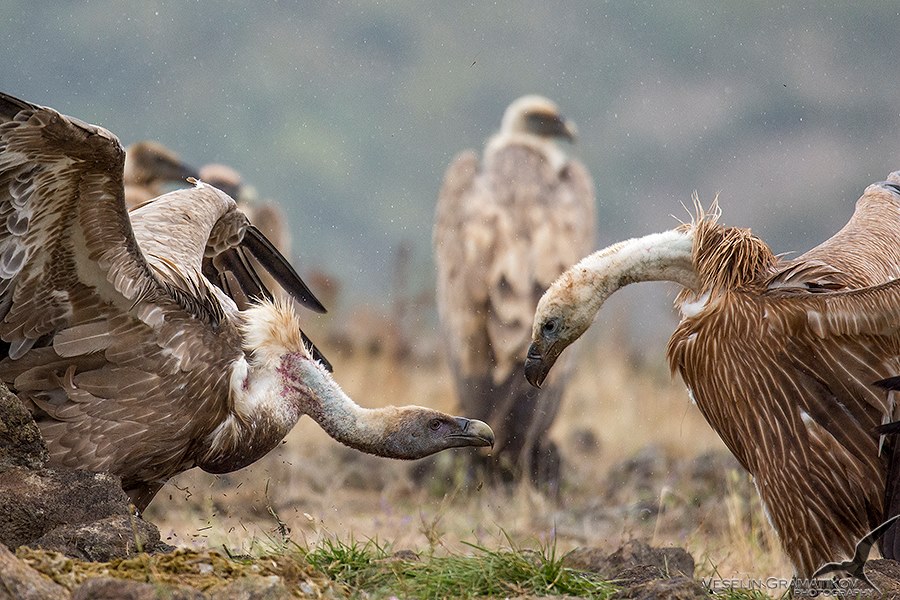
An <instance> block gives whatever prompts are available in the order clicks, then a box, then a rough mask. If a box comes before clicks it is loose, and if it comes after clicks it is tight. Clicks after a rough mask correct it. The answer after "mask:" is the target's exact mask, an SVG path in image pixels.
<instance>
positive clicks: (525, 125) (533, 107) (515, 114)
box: [500, 95, 576, 142]
mask: <svg viewBox="0 0 900 600" xmlns="http://www.w3.org/2000/svg"><path fill="white" fill-rule="evenodd" d="M500 131H501V133H526V134H530V135H535V136H538V137H540V138H547V139H553V138H563V139H566V140H568V141H570V142H574V141H575V135H576V129H575V124H574V123H572V122H571V121H567V120H566V119H565V118H564V117H563V116H562V115H561V114H560V113H559V107H558V106H556V104H555V103H554V102H553V101H552V100H548V99H547V98H544V97H543V96H534V95H531V96H522V97H521V98H519V99H517V100H515V101H513V103H512V104H510V105H509V107H507V109H506V112H505V113H503V122H502V124H501V125H500Z"/></svg>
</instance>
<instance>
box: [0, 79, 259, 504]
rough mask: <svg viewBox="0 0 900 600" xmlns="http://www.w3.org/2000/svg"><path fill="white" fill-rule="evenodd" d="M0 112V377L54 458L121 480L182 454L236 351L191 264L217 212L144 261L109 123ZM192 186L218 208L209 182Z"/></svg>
mask: <svg viewBox="0 0 900 600" xmlns="http://www.w3.org/2000/svg"><path fill="white" fill-rule="evenodd" d="M0 121H2V123H0V215H2V217H0V225H2V226H0V305H2V310H0V317H2V322H0V337H2V338H3V339H4V341H6V342H7V343H8V344H9V345H10V353H9V356H8V357H7V358H5V359H4V360H2V361H0V377H2V379H3V381H4V382H6V383H8V384H10V385H11V386H12V387H13V388H15V389H16V390H17V391H18V392H19V393H20V395H21V396H22V397H23V398H24V399H26V401H31V402H33V403H34V405H35V407H39V409H40V410H39V412H38V416H39V425H40V426H41V430H42V433H43V435H44V437H45V439H46V440H47V442H48V446H49V448H50V452H51V455H52V456H53V459H54V461H55V462H57V463H58V464H65V465H69V466H76V467H79V468H87V469H97V470H110V471H113V472H116V473H118V474H119V475H121V476H122V479H123V483H124V485H125V487H126V489H127V488H128V487H129V486H144V485H145V483H146V482H147V481H155V480H164V479H165V478H167V477H168V476H170V475H171V474H173V473H175V472H178V471H180V470H183V469H184V468H187V467H188V466H192V464H194V462H195V460H196V454H197V453H198V449H197V446H198V445H201V446H202V445H203V444H204V443H206V441H207V440H206V439H205V437H206V436H208V435H209V433H210V432H209V431H206V430H205V428H208V427H209V426H212V427H214V426H216V425H217V424H218V422H219V421H221V419H222V418H223V417H224V414H225V413H226V412H227V410H228V408H229V407H228V406H227V401H228V400H227V399H228V393H227V390H228V386H229V380H228V378H229V376H230V371H231V369H230V365H231V363H232V362H233V361H235V360H237V359H239V358H241V357H242V356H243V352H242V349H241V344H240V337H239V335H238V333H237V331H236V329H235V327H234V325H233V324H232V323H231V321H230V320H228V319H227V318H224V317H225V315H224V313H223V312H222V307H221V306H220V305H219V303H218V302H217V301H216V297H215V294H214V292H213V290H212V289H210V288H209V286H207V285H206V284H205V279H203V278H202V277H201V276H200V275H199V270H200V264H201V260H202V257H203V251H204V247H205V246H206V244H207V241H208V240H207V238H208V237H209V234H210V232H211V231H212V229H213V228H214V226H215V224H216V222H217V220H218V216H220V215H215V214H213V213H215V211H212V212H209V213H208V214H207V213H204V214H206V216H207V217H208V218H206V219H203V218H200V217H197V219H196V221H195V222H194V224H193V225H194V229H195V232H194V236H196V235H197V233H196V228H197V227H199V228H200V231H201V233H200V235H201V236H202V235H203V231H204V230H203V227H204V226H205V227H206V229H205V232H206V234H207V235H206V237H204V238H203V239H200V240H198V241H195V242H194V243H193V245H192V247H190V248H189V247H188V246H191V245H190V244H188V245H187V246H185V247H182V248H181V250H182V251H183V254H182V255H181V256H180V258H178V260H183V261H184V264H178V263H177V262H174V261H173V259H172V258H171V257H173V256H177V252H176V253H174V254H169V255H168V257H167V255H166V254H165V253H160V255H159V256H157V257H156V258H151V259H150V261H149V262H148V259H147V258H146V257H145V256H144V254H143V253H142V252H141V249H140V248H139V247H138V243H137V242H136V238H135V235H134V232H133V230H132V228H131V224H130V221H129V219H128V215H127V213H126V211H125V204H124V200H123V185H122V164H123V152H122V148H121V146H120V144H119V142H118V140H117V139H116V138H115V136H113V135H112V134H110V133H109V132H108V131H106V130H104V129H102V128H99V127H96V126H93V125H88V124H86V123H83V122H81V121H79V120H77V119H72V118H69V117H65V116H62V115H60V114H59V113H57V112H56V111H54V110H52V109H47V108H41V107H37V106H32V105H30V104H27V103H24V102H22V101H19V100H16V99H13V98H10V97H9V96H5V95H0ZM194 193H196V194H197V195H196V197H194V198H193V202H194V204H195V206H197V205H204V203H213V204H216V203H219V204H220V206H219V210H220V211H221V212H223V213H224V212H227V207H226V206H224V205H222V204H221V202H222V197H220V195H219V194H218V192H215V193H213V191H212V188H209V187H208V186H207V187H206V188H205V189H197V190H195V192H194ZM225 198H227V197H225ZM228 201H230V199H228ZM232 204H233V202H232ZM198 210H200V211H201V212H202V211H203V210H204V209H202V208H201V209H198ZM169 233H174V232H171V231H170V232H169ZM185 389H191V390H192V391H193V392H195V393H194V394H192V395H190V396H187V395H185V394H184V390H185ZM210 390H212V392H210ZM208 392H209V393H208ZM197 414H203V415H204V418H203V419H197V418H195V417H196V415H197Z"/></svg>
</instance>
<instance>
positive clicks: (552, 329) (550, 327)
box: [543, 319, 559, 333]
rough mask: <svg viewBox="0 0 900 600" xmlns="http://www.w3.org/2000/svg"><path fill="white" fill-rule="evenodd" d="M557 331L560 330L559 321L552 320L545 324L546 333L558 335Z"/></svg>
mask: <svg viewBox="0 0 900 600" xmlns="http://www.w3.org/2000/svg"><path fill="white" fill-rule="evenodd" d="M557 329H559V321H558V320H557V319H550V320H549V321H545V322H544V327H543V330H544V333H556V330H557Z"/></svg>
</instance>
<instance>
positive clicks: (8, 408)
mask: <svg viewBox="0 0 900 600" xmlns="http://www.w3.org/2000/svg"><path fill="white" fill-rule="evenodd" d="M49 456H50V455H49V453H48V452H47V445H46V444H44V438H42V437H41V430H40V429H39V428H38V426H37V423H35V422H34V419H32V418H31V413H30V412H29V411H28V409H27V408H25V405H24V404H22V402H21V401H20V400H19V399H18V398H17V397H16V395H15V394H13V393H12V392H10V391H9V389H8V388H7V387H6V386H5V385H3V384H2V383H0V471H5V470H6V469H8V468H10V467H25V468H27V469H40V468H42V467H43V466H44V465H46V464H47V461H48V460H49Z"/></svg>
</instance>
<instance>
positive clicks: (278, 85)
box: [0, 0, 900, 356]
mask: <svg viewBox="0 0 900 600" xmlns="http://www.w3.org/2000/svg"><path fill="white" fill-rule="evenodd" d="M833 4H836V3H808V4H803V3H791V4H790V6H774V5H768V4H765V5H764V4H763V3H721V4H720V3H698V2H666V3H630V2H611V3H601V2H596V1H593V0H576V1H571V2H567V3H565V4H562V3H547V2H516V3H502V4H497V3H447V2H438V1H433V0H427V1H426V0H423V1H419V2H388V3H381V2H362V1H360V2H337V1H333V2H326V3H315V2H270V3H249V2H247V3H239V2H216V3H211V2H207V3H200V2H193V3H162V2H142V3H122V2H112V1H99V2H98V1H92V2H80V3H32V2H24V1H22V0H7V2H5V4H4V14H5V18H4V19H3V21H2V22H0V40H2V42H0V43H2V48H3V61H4V69H3V71H4V73H5V75H4V76H3V82H2V89H3V90H4V91H7V92H10V93H13V94H16V95H19V96H22V97H24V98H26V99H29V100H32V101H35V102H38V103H42V104H47V105H50V106H53V107H55V108H57V109H59V110H61V111H62V112H65V113H67V114H70V115H76V116H79V117H81V118H83V119H85V120H89V121H91V122H94V123H99V124H102V125H104V126H105V127H107V128H109V129H111V130H112V131H113V132H115V133H116V134H117V135H119V137H120V138H121V139H122V141H123V142H124V143H126V144H127V143H129V142H132V141H135V140H139V139H143V138H155V139H158V140H160V141H162V142H164V143H165V144H167V145H169V146H171V147H172V148H174V149H176V150H178V151H179V152H180V153H181V155H182V156H183V157H184V158H185V159H187V160H188V161H190V162H192V163H195V164H202V163H207V162H223V163H227V164H230V165H232V166H234V167H236V168H238V169H239V170H241V171H242V172H243V173H244V176H245V177H246V179H247V180H248V181H249V182H251V183H252V184H254V185H255V186H256V188H257V189H258V190H259V192H260V195H261V196H263V197H266V198H274V199H277V200H279V201H281V202H282V203H284V205H285V206H286V207H287V210H288V213H289V217H290V220H291V224H292V227H293V229H294V231H295V232H296V241H295V245H294V247H295V249H296V254H297V259H298V262H299V265H300V267H301V272H304V271H305V270H308V269H309V268H312V267H317V268H321V269H322V270H324V271H326V272H329V273H333V274H334V275H336V277H337V278H338V279H340V281H341V282H342V284H343V290H345V292H346V295H345V297H344V298H343V300H342V305H343V306H345V307H346V306H349V305H350V304H351V303H356V302H359V301H365V302H367V303H369V304H371V305H372V306H374V307H375V308H376V309H377V308H379V307H380V306H381V305H382V304H385V303H386V302H388V301H389V300H390V298H391V289H390V288H391V285H392V280H393V278H392V277H391V276H390V273H391V272H392V269H393V266H392V257H393V256H394V252H395V249H396V248H398V247H399V246H400V245H401V244H404V243H405V244H409V246H410V247H411V248H412V253H411V259H410V261H411V265H412V269H411V270H412V273H413V279H412V281H411V283H410V285H411V286H412V287H413V289H414V291H416V290H419V291H422V290H424V291H426V292H427V290H428V289H430V286H431V285H432V280H433V268H432V266H431V259H430V233H431V217H432V211H433V206H434V201H435V197H436V194H437V190H438V188H439V186H440V182H441V177H442V173H443V170H444V168H445V166H446V165H447V163H448V162H449V161H450V160H451V158H452V156H453V155H454V154H455V153H457V152H458V151H460V150H462V149H464V148H468V147H474V146H477V147H481V146H482V145H483V142H484V140H485V138H487V137H488V136H489V135H490V134H491V133H492V132H493V131H494V130H495V129H496V127H497V126H498V124H499V120H500V115H501V113H502V111H503V109H504V108H505V106H506V104H507V103H508V102H509V101H510V100H512V99H513V98H515V97H517V96H519V95H521V94H524V93H532V92H535V93H542V94H545V95H547V96H549V97H551V98H553V99H555V100H556V101H558V103H559V104H560V105H561V107H562V109H563V111H564V112H565V114H567V116H569V117H570V118H572V119H573V120H574V121H575V122H576V123H577V124H578V126H579V130H580V134H581V138H580V140H579V144H578V146H577V147H575V148H574V149H573V152H574V153H575V154H576V155H577V156H579V157H580V158H581V159H582V160H584V162H585V163H586V164H587V165H588V167H589V168H590V169H591V171H592V173H593V175H594V177H595V180H596V184H597V193H598V199H599V202H600V211H599V218H600V232H601V233H600V240H598V244H600V245H605V244H607V243H611V242H613V241H616V240H619V239H622V238H625V237H630V236H634V235H639V234H643V233H649V232H652V231H658V230H661V229H663V228H668V227H670V226H672V225H673V223H674V220H673V219H672V217H671V215H676V216H678V217H679V218H686V216H687V214H686V212H685V211H684V209H683V208H682V204H689V201H690V195H691V193H692V192H693V191H694V190H698V191H699V193H700V197H701V198H702V199H703V200H704V201H706V202H708V201H710V200H711V199H712V198H713V196H714V195H715V194H716V193H719V192H720V193H721V196H720V197H721V202H722V206H723V208H724V219H725V221H726V222H727V223H731V224H739V225H743V226H749V227H752V228H753V229H754V230H755V231H756V232H757V233H758V234H760V235H762V236H763V237H764V238H765V239H767V240H769V241H770V243H771V244H772V246H773V247H774V249H775V250H776V251H778V252H781V251H787V250H804V249H806V248H808V247H810V246H812V245H814V244H815V243H816V242H817V241H818V240H820V239H823V238H824V237H826V236H827V235H829V234H830V233H831V232H833V231H835V230H836V229H837V228H839V227H840V226H841V225H842V224H843V223H844V222H846V220H847V218H848V216H849V215H850V213H851V211H852V206H853V202H854V201H855V199H856V198H857V197H858V196H859V194H860V193H861V192H862V190H863V188H864V187H865V186H866V185H867V184H869V183H871V182H873V181H877V180H880V179H883V178H884V177H885V176H886V175H887V174H888V172H890V171H891V170H893V169H896V168H900V154H898V146H900V136H898V132H900V99H898V89H900V87H898V83H897V80H896V72H897V69H898V64H900V61H898V58H900V36H897V35H895V32H896V30H897V26H898V24H900V16H898V8H897V7H896V5H894V4H893V3H887V2H875V1H863V2H855V3H852V4H850V3H848V4H847V5H833ZM648 290H649V292H650V293H649V294H648ZM653 291H654V290H653V287H652V286H643V287H640V288H638V289H637V290H630V291H628V292H627V293H626V294H625V299H624V300H620V301H619V304H618V306H619V307H620V308H619V309H612V310H618V311H624V310H626V309H625V306H626V305H627V306H629V307H630V309H629V310H630V311H631V312H632V313H641V315H633V317H632V319H633V322H634V324H633V325H632V327H633V328H634V330H635V332H637V333H638V334H639V335H650V336H651V337H653V338H655V337H658V335H659V336H661V335H667V333H665V332H666V331H667V330H670V329H671V327H670V326H668V325H667V326H666V327H661V328H660V327H659V324H660V323H663V324H665V319H660V318H659V315H664V314H665V313H666V311H667V310H668V302H669V299H668V298H667V297H666V294H665V293H653ZM658 291H659V292H663V291H664V290H663V289H660V290H658ZM669 295H671V294H669ZM645 314H650V315H654V316H655V318H652V319H648V318H646V317H644V316H643V315H645ZM639 316H640V318H638V317H639ZM647 323H652V325H649V326H648V325H647ZM648 328H649V333H648ZM657 329H659V330H660V331H662V333H660V334H657V333H656V331H657ZM653 352H654V354H657V353H658V354H659V355H660V356H661V354H662V350H661V349H656V350H653Z"/></svg>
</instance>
